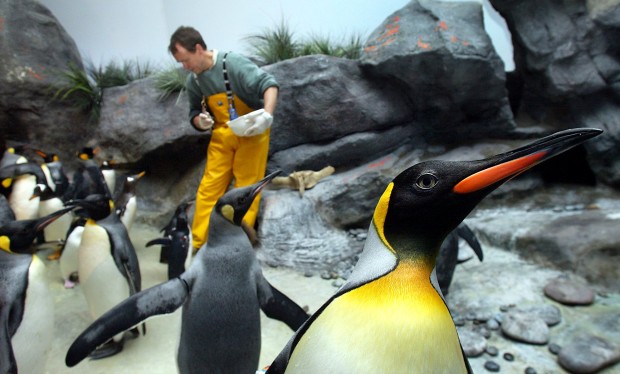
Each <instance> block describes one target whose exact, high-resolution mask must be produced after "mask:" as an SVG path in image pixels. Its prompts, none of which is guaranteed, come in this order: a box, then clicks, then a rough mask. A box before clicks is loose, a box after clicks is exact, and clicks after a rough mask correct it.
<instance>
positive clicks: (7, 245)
mask: <svg viewBox="0 0 620 374" xmlns="http://www.w3.org/2000/svg"><path fill="white" fill-rule="evenodd" d="M0 249H2V250H4V251H7V252H9V253H10V252H11V239H9V237H8V236H6V235H3V236H0Z"/></svg>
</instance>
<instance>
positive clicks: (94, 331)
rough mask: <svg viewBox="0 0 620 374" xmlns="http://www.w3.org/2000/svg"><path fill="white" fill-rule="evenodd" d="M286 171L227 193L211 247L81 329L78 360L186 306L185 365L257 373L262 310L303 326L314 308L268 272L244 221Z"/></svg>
mask: <svg viewBox="0 0 620 374" xmlns="http://www.w3.org/2000/svg"><path fill="white" fill-rule="evenodd" d="M277 174H279V172H275V173H272V174H270V175H268V176H266V177H265V178H264V179H262V180H261V181H259V182H257V183H255V184H253V185H250V186H247V187H241V188H236V189H232V190H230V191H228V192H226V193H225V194H224V195H223V196H222V197H221V198H220V199H219V200H218V202H217V203H216V205H215V207H214V209H213V212H212V213H211V228H210V230H209V240H208V244H207V246H206V248H203V249H202V250H200V251H199V252H198V254H197V256H196V257H195V258H194V260H193V262H192V264H191V266H190V268H189V269H188V270H187V271H186V272H184V273H183V274H181V275H180V276H179V277H177V278H174V279H171V280H169V281H167V282H165V283H162V284H160V285H157V286H154V287H151V288H149V289H147V290H145V291H143V292H140V293H138V294H136V295H134V296H132V297H130V298H128V299H127V300H125V301H123V302H122V303H121V304H119V305H118V306H116V307H115V308H113V309H112V310H110V311H109V312H108V313H106V314H105V315H103V316H102V317H101V318H99V319H98V320H97V321H95V322H94V323H93V324H91V325H90V326H89V327H88V328H87V329H86V330H85V331H84V332H82V334H80V336H78V337H77V338H76V339H75V341H74V342H73V344H71V347H70V348H69V350H68V352H67V356H66V359H65V362H66V364H67V365H68V366H69V367H71V366H74V365H76V364H77V363H79V362H80V361H81V360H82V359H84V358H85V357H86V356H87V355H88V353H89V352H90V351H91V350H92V349H94V347H96V346H97V345H99V344H101V342H103V341H105V340H107V339H109V337H110V336H112V335H114V334H117V333H118V332H119V331H123V330H125V329H127V328H130V327H131V326H135V325H136V324H138V323H140V322H141V321H144V320H145V319H146V318H148V317H150V316H154V315H159V314H165V313H172V312H173V311H175V310H176V309H178V308H179V307H181V306H182V307H183V311H182V316H181V334H180V341H179V346H178V351H177V364H178V368H179V372H180V373H182V374H185V373H241V374H243V373H248V374H254V373H255V372H256V369H257V366H258V360H259V354H260V345H261V332H260V312H259V310H260V309H262V310H263V311H264V312H265V314H266V315H267V316H268V317H270V318H276V319H278V320H281V321H283V322H285V323H286V324H287V325H288V326H289V327H290V328H291V329H293V330H294V329H297V328H298V327H299V326H300V325H301V324H302V323H303V321H305V320H306V319H307V318H308V315H307V314H306V312H305V311H304V310H303V309H302V308H300V307H299V306H298V305H297V304H295V303H294V302H293V301H292V300H290V299H289V298H288V297H286V296H285V295H284V294H282V293H281V292H279V291H278V290H277V289H276V288H274V287H272V286H271V285H270V284H269V282H268V281H267V280H266V279H265V278H264V276H263V274H262V270H261V268H260V265H259V263H258V260H257V259H256V254H255V250H254V249H253V248H252V245H251V243H250V240H249V238H248V237H247V235H246V234H245V232H244V231H243V229H242V228H241V220H242V218H243V216H244V215H245V213H246V212H247V211H248V209H249V208H250V205H251V204H252V202H253V201H254V199H255V198H256V196H257V195H258V193H260V191H261V190H262V189H263V188H264V186H265V185H266V184H267V183H269V181H271V179H273V178H274V177H275V176H276V175H277Z"/></svg>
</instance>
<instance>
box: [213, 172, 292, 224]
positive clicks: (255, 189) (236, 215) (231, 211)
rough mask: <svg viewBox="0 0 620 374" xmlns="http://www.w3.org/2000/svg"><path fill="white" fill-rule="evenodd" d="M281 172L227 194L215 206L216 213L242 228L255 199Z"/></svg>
mask: <svg viewBox="0 0 620 374" xmlns="http://www.w3.org/2000/svg"><path fill="white" fill-rule="evenodd" d="M280 173H281V171H280V170H278V171H276V172H274V173H271V174H269V175H268V176H266V177H265V178H263V179H261V180H260V181H258V182H256V183H254V184H252V185H249V186H246V187H240V188H235V189H232V190H230V191H228V192H226V193H225V194H224V195H223V196H222V197H221V198H220V199H219V200H218V201H217V203H216V204H215V208H214V211H215V212H216V213H217V214H219V215H221V216H222V217H224V218H225V219H226V220H227V221H229V222H231V223H233V224H234V225H236V226H241V222H242V220H243V217H244V216H245V214H246V213H247V212H248V210H249V209H250V206H251V205H252V203H253V202H254V199H255V198H256V196H258V194H259V193H260V192H261V191H262V190H263V188H265V186H266V185H267V184H268V183H269V182H271V180H272V179H273V178H275V177H276V176H277V175H278V174H280Z"/></svg>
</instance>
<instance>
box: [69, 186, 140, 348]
mask: <svg viewBox="0 0 620 374" xmlns="http://www.w3.org/2000/svg"><path fill="white" fill-rule="evenodd" d="M67 205H68V206H77V207H80V208H82V209H83V210H81V211H80V210H76V214H78V215H82V216H85V217H87V220H86V223H85V225H84V231H83V232H82V238H81V240H80V246H79V248H78V277H79V280H80V285H81V289H82V291H83V293H84V296H85V298H86V302H87V304H88V308H89V310H90V314H91V316H92V317H93V319H97V318H99V317H100V316H101V315H102V314H104V313H105V312H107V311H108V310H109V309H110V308H112V307H113V306H115V305H116V304H118V303H120V302H121V301H122V300H124V299H126V298H127V297H129V296H130V295H133V294H135V293H137V292H139V291H140V290H141V287H142V281H141V275H140V266H139V263H138V256H137V255H136V250H135V248H134V246H133V243H132V242H131V239H130V238H129V234H128V233H127V228H126V227H125V225H124V224H123V223H122V222H121V220H120V218H119V217H118V215H117V214H116V212H115V211H114V207H113V203H112V201H111V200H109V199H107V197H106V196H104V195H89V196H88V197H87V198H86V199H83V200H73V201H70V202H68V203H67ZM123 343H124V339H123V334H122V332H121V333H119V334H117V336H115V337H114V338H113V339H110V340H109V342H107V343H106V344H104V345H102V346H101V347H99V348H98V349H97V350H96V351H95V352H93V354H92V355H91V358H103V357H108V356H111V355H114V354H116V353H118V352H120V351H121V350H122V349H123Z"/></svg>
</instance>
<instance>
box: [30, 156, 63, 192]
mask: <svg viewBox="0 0 620 374" xmlns="http://www.w3.org/2000/svg"><path fill="white" fill-rule="evenodd" d="M34 152H35V153H36V154H37V155H39V156H40V157H41V158H42V159H43V164H41V169H42V170H43V173H45V176H46V178H47V184H48V185H49V187H50V188H51V189H52V190H53V191H54V194H55V195H56V196H59V197H61V198H62V197H64V195H65V193H66V192H67V189H68V188H69V177H68V176H67V173H66V172H65V169H64V166H63V164H62V162H61V161H60V157H59V156H58V155H57V154H56V153H46V152H43V151H42V150H40V149H35V150H34Z"/></svg>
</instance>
